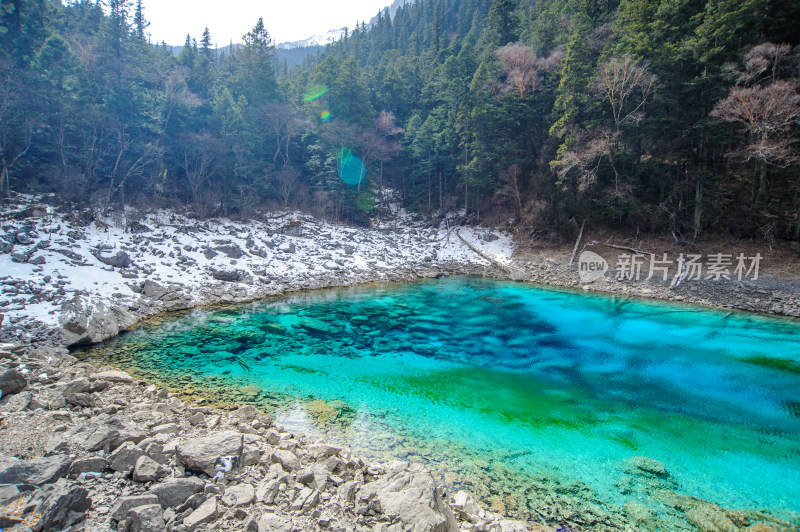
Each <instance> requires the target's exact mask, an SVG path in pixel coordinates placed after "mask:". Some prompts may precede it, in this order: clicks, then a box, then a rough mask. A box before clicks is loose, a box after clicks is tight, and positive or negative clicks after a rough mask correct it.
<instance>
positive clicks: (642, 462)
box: [631, 456, 669, 477]
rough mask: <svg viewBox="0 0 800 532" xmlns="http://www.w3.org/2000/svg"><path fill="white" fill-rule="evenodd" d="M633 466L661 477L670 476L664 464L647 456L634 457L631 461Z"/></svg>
mask: <svg viewBox="0 0 800 532" xmlns="http://www.w3.org/2000/svg"><path fill="white" fill-rule="evenodd" d="M631 465H633V466H634V467H636V468H638V469H641V470H642V471H646V472H648V473H652V474H654V475H656V476H659V477H666V476H669V473H668V472H667V467H666V466H665V465H664V464H662V463H661V462H659V461H658V460H653V459H652V458H648V457H646V456H634V457H633V458H632V459H631Z"/></svg>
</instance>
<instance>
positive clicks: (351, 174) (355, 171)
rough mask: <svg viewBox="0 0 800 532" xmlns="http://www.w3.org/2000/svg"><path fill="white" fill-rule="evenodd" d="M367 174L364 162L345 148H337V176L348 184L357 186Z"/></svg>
mask: <svg viewBox="0 0 800 532" xmlns="http://www.w3.org/2000/svg"><path fill="white" fill-rule="evenodd" d="M366 174H367V169H366V168H365V167H364V162H363V161H362V160H361V159H359V158H358V157H356V156H355V155H353V152H351V151H350V150H348V149H347V148H342V149H341V150H339V177H340V178H341V179H342V181H344V182H345V183H347V184H348V185H350V186H353V187H355V186H358V185H359V184H360V183H361V181H362V180H363V179H364V176H365V175H366Z"/></svg>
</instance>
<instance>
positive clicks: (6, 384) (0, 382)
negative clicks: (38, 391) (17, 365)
mask: <svg viewBox="0 0 800 532" xmlns="http://www.w3.org/2000/svg"><path fill="white" fill-rule="evenodd" d="M26 386H28V381H27V380H26V379H25V376H24V375H23V374H22V373H20V372H19V371H17V370H16V369H14V368H11V369H7V370H5V371H4V372H3V373H0V391H1V392H3V396H5V395H11V394H12V393H17V392H21V391H22V390H24V389H25V387H26Z"/></svg>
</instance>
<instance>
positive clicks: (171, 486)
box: [148, 477, 206, 508]
mask: <svg viewBox="0 0 800 532" xmlns="http://www.w3.org/2000/svg"><path fill="white" fill-rule="evenodd" d="M205 485H206V484H205V482H203V481H202V480H200V479H199V478H197V477H186V478H176V479H174V480H170V481H169V482H164V483H163V484H156V485H155V486H153V487H152V488H150V491H149V492H148V493H152V494H153V495H155V496H156V497H158V501H159V502H160V503H161V506H163V507H164V508H177V507H178V506H180V505H182V504H183V503H185V502H186V500H187V499H188V498H189V497H191V496H192V495H194V494H195V493H200V492H202V491H203V489H204V488H205Z"/></svg>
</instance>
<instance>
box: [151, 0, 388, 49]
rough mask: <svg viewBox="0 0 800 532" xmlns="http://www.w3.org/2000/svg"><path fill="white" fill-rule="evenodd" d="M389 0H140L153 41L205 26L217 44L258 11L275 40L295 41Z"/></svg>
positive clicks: (237, 35) (177, 39) (371, 12)
mask: <svg viewBox="0 0 800 532" xmlns="http://www.w3.org/2000/svg"><path fill="white" fill-rule="evenodd" d="M390 3H391V0H345V1H335V0H261V1H256V0H224V1H220V0H142V6H143V7H144V15H145V18H146V19H147V20H148V21H149V22H150V27H148V28H147V31H148V32H149V33H150V35H151V36H152V40H153V42H156V43H160V42H161V41H162V40H163V41H166V42H167V44H172V45H180V44H183V42H184V41H185V40H186V34H187V33H189V34H191V35H192V37H194V38H196V39H197V40H198V41H199V40H200V36H201V35H202V33H203V28H205V27H206V26H208V29H209V31H210V32H211V39H212V41H214V42H215V43H216V44H218V45H219V46H220V47H222V46H226V45H227V44H228V43H229V42H230V41H231V40H233V42H241V40H242V35H244V34H245V33H247V32H248V31H249V30H250V29H252V27H253V26H255V24H256V21H257V20H258V17H264V24H265V25H266V27H267V30H269V33H270V35H272V38H273V39H274V40H275V43H276V44H277V43H280V42H285V41H298V40H301V39H305V38H307V37H311V36H312V35H318V34H320V33H325V32H326V31H328V30H332V29H336V28H342V27H344V26H347V27H348V28H351V29H352V28H353V26H355V23H356V21H361V20H366V21H369V20H370V19H371V18H372V17H373V16H375V15H376V14H377V13H378V10H380V9H381V8H383V7H385V6H387V5H389V4H390Z"/></svg>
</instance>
